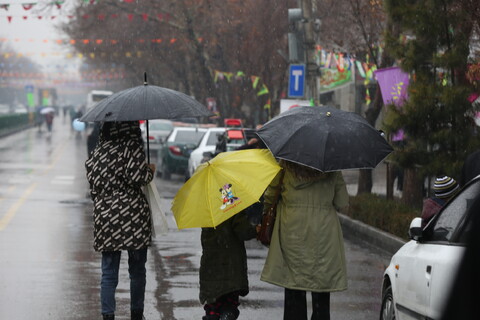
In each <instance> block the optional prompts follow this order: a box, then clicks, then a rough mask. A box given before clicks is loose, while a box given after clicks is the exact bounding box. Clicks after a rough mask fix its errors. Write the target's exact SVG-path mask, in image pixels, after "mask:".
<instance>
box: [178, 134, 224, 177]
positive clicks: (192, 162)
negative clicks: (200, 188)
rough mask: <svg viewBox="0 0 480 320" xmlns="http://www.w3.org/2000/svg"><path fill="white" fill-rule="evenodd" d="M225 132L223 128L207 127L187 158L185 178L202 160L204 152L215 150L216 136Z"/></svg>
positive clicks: (191, 173) (189, 175) (190, 174)
mask: <svg viewBox="0 0 480 320" xmlns="http://www.w3.org/2000/svg"><path fill="white" fill-rule="evenodd" d="M224 132H225V128H218V127H216V128H208V129H207V132H205V135H204V136H203V137H202V140H200V143H199V144H198V147H197V148H196V149H195V150H193V151H192V153H191V154H190V158H189V159H188V170H187V172H186V175H187V176H186V177H185V179H189V178H190V177H191V176H192V175H193V173H194V172H195V170H197V167H198V166H199V165H200V163H201V162H202V158H203V153H204V152H212V153H213V152H215V146H216V144H217V142H218V136H219V135H222V134H223V133H224Z"/></svg>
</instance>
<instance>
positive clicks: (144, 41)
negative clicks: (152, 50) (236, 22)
mask: <svg viewBox="0 0 480 320" xmlns="http://www.w3.org/2000/svg"><path fill="white" fill-rule="evenodd" d="M197 40H198V41H199V42H202V41H203V38H201V37H200V38H198V39H197ZM177 41H179V39H177V38H175V37H172V38H149V39H143V38H138V39H127V40H125V39H124V40H118V39H49V38H45V39H35V38H5V37H0V43H2V42H4V43H7V42H15V43H26V42H28V43H37V44H38V43H45V44H49V43H56V44H59V45H64V44H72V45H74V44H85V45H89V44H94V45H101V44H105V45H115V44H122V43H125V44H132V43H138V44H149V43H156V44H160V43H162V44H174V43H176V42H177ZM0 54H1V52H0Z"/></svg>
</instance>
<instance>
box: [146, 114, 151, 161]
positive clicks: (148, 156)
mask: <svg viewBox="0 0 480 320" xmlns="http://www.w3.org/2000/svg"><path fill="white" fill-rule="evenodd" d="M145 126H146V127H147V163H148V164H150V143H149V138H148V137H149V136H150V134H149V133H148V120H145Z"/></svg>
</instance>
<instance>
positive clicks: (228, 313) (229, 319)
mask: <svg viewBox="0 0 480 320" xmlns="http://www.w3.org/2000/svg"><path fill="white" fill-rule="evenodd" d="M239 314H240V311H238V309H237V308H236V307H235V306H231V305H230V306H226V307H224V308H223V310H222V313H221V314H220V318H219V320H235V319H237V318H238V315H239Z"/></svg>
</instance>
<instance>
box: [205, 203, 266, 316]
mask: <svg viewBox="0 0 480 320" xmlns="http://www.w3.org/2000/svg"><path fill="white" fill-rule="evenodd" d="M256 235H257V232H256V228H255V225H253V224H251V223H250V222H249V221H248V218H247V214H246V212H245V211H242V212H240V213H238V214H236V215H234V216H233V217H231V218H230V219H228V220H226V221H225V222H223V223H222V224H220V225H219V226H217V227H216V228H202V234H201V241H202V257H201V260H200V294H199V298H200V303H202V304H204V310H205V316H203V318H202V319H203V320H233V319H237V318H238V315H239V314H240V311H239V310H238V306H239V304H240V302H239V297H240V296H242V297H244V296H246V295H247V294H248V292H249V287H248V270H247V253H246V250H245V241H247V240H250V239H253V238H255V237H256Z"/></svg>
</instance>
